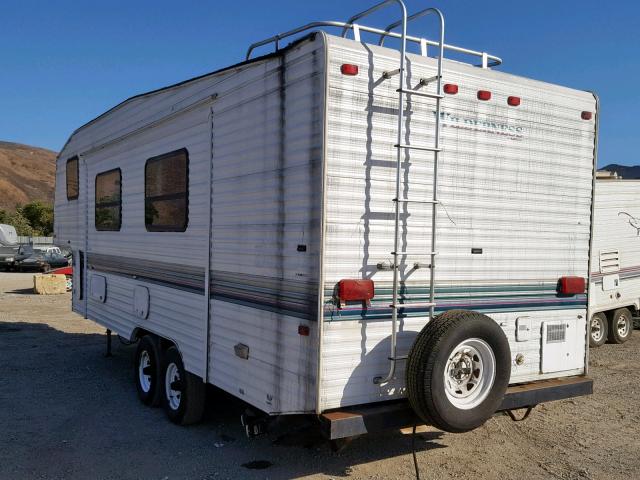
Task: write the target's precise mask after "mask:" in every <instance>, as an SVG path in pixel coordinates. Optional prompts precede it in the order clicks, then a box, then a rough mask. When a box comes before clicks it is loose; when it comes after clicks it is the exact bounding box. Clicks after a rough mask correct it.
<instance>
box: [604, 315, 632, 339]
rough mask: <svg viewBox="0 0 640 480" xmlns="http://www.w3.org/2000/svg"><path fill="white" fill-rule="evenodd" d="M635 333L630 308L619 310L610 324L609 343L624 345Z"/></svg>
mask: <svg viewBox="0 0 640 480" xmlns="http://www.w3.org/2000/svg"><path fill="white" fill-rule="evenodd" d="M631 332H633V318H632V317H631V312H630V311H629V309H628V308H619V309H617V310H616V311H614V312H613V315H612V316H611V323H610V324H609V341H610V342H611V343H624V342H626V341H627V340H629V337H630V336H631Z"/></svg>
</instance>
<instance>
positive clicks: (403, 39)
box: [246, 0, 502, 384]
mask: <svg viewBox="0 0 640 480" xmlns="http://www.w3.org/2000/svg"><path fill="white" fill-rule="evenodd" d="M392 4H397V5H398V6H399V7H400V9H401V13H402V17H401V19H400V20H399V21H397V22H394V23H392V24H390V25H389V26H388V27H387V28H386V29H384V30H381V29H379V28H375V27H369V26H366V25H361V24H358V23H356V22H357V21H359V20H361V19H362V18H364V17H367V16H369V15H371V14H372V13H374V12H376V11H378V10H380V9H382V8H384V7H387V6H389V5H392ZM430 14H433V15H436V16H437V17H438V19H439V22H440V36H439V41H438V42H435V41H432V40H427V39H425V38H422V37H415V36H410V35H407V23H408V22H410V21H412V20H416V19H418V18H421V17H424V16H426V15H430ZM399 26H400V27H401V32H400V33H398V32H394V31H393V30H394V29H395V28H397V27H399ZM319 27H335V28H341V29H342V36H343V37H344V36H346V33H347V32H348V30H353V36H354V39H355V40H356V41H358V42H359V41H360V32H361V31H363V32H368V33H373V34H376V35H379V36H380V42H379V45H380V46H383V45H384V41H385V38H387V37H391V38H396V39H398V40H400V49H399V51H400V67H399V69H398V70H397V71H394V72H393V74H395V73H396V72H397V74H398V76H399V86H398V89H397V90H396V91H397V93H398V122H397V124H398V126H397V129H398V131H397V142H396V144H395V145H394V147H395V148H396V150H397V157H396V180H395V182H396V188H395V197H394V198H393V199H392V201H393V202H394V204H395V216H394V222H395V225H394V247H393V252H391V254H392V256H393V264H392V265H388V264H387V265H386V269H391V270H392V271H393V295H392V303H391V305H390V307H391V315H392V317H391V353H390V355H389V361H390V367H389V372H388V373H387V375H386V376H385V377H376V378H375V379H374V380H373V381H374V383H376V384H384V383H387V382H389V381H390V380H391V379H393V377H394V375H395V372H396V364H397V362H398V361H402V360H406V359H407V357H406V356H398V354H397V332H398V310H401V309H402V308H406V307H423V308H428V309H429V318H430V319H431V318H433V316H434V313H435V306H436V301H435V264H436V256H437V252H436V250H435V248H436V214H437V206H438V204H439V203H440V202H439V199H438V162H439V154H440V152H441V151H442V149H441V147H440V129H441V122H442V118H441V107H442V105H441V103H442V99H443V98H444V96H443V93H442V61H443V59H444V50H445V49H446V50H450V51H453V52H456V53H459V54H465V55H471V56H475V57H480V58H481V64H480V65H478V66H480V67H481V68H489V67H493V66H497V65H500V64H501V63H502V60H501V59H500V58H499V57H496V56H494V55H489V54H488V53H486V52H479V51H475V50H469V49H467V48H462V47H457V46H454V45H446V44H445V43H444V17H443V15H442V12H440V10H438V9H436V8H426V9H424V10H421V11H419V12H417V13H414V14H413V15H410V16H407V9H406V7H405V4H404V2H403V1H402V0H384V1H382V2H381V3H378V4H376V5H374V6H373V7H371V8H369V9H367V10H365V11H363V12H361V13H358V14H356V15H354V16H353V17H351V18H350V19H349V20H348V21H347V22H339V21H319V22H311V23H308V24H306V25H303V26H301V27H298V28H295V29H293V30H289V31H287V32H284V33H280V34H278V35H274V36H272V37H269V38H267V39H265V40H261V41H259V42H256V43H253V44H252V45H250V46H249V49H248V51H247V55H246V59H247V60H249V59H250V58H251V55H252V53H253V52H254V50H255V49H256V48H258V47H262V46H264V45H269V44H272V43H274V44H275V47H276V51H277V50H278V49H279V48H280V46H279V45H280V41H281V40H283V39H284V38H287V37H291V36H293V35H296V34H299V33H302V32H305V31H308V30H312V29H314V28H319ZM407 40H409V41H411V42H414V43H417V44H418V45H420V52H421V54H422V55H423V56H425V57H426V56H427V48H428V47H430V46H431V47H437V49H438V57H437V58H438V63H437V73H436V77H435V81H436V93H435V94H434V93H426V92H421V91H418V90H410V89H409V88H407V85H406V77H405V74H406V70H405V61H406V53H407V52H406V47H407ZM389 73H391V72H389ZM421 84H424V83H423V82H421ZM405 95H406V96H407V97H409V96H411V95H415V96H419V97H426V98H429V99H432V100H435V114H436V115H435V126H434V130H435V131H434V137H433V145H414V144H412V143H410V142H407V143H403V138H404V132H405V123H404V101H405ZM409 150H417V151H426V152H431V153H433V188H432V196H431V198H430V199H426V200H418V199H410V198H401V197H400V186H401V173H402V171H403V160H404V158H405V156H406V152H407V151H409ZM410 204H416V205H420V204H423V205H425V204H426V205H431V245H430V246H431V249H430V250H429V251H426V252H411V251H400V250H399V248H400V237H401V232H400V208H401V205H403V206H404V205H406V206H408V205H410ZM407 255H411V256H427V257H429V259H430V263H428V264H425V263H421V262H414V268H415V269H418V268H429V269H430V275H429V301H428V302H426V303H399V302H400V299H399V298H398V297H399V295H398V293H399V292H398V290H399V287H400V264H399V258H400V257H402V256H407ZM379 268H381V269H385V267H383V266H382V264H379Z"/></svg>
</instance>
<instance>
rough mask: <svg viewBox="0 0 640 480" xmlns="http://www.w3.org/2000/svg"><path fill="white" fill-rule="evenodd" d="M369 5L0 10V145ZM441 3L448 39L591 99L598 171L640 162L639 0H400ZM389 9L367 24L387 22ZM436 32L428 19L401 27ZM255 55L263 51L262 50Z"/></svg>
mask: <svg viewBox="0 0 640 480" xmlns="http://www.w3.org/2000/svg"><path fill="white" fill-rule="evenodd" d="M372 3H373V1H369V0H366V1H365V0H323V1H322V2H305V1H302V0H298V1H294V0H282V1H279V0H270V1H261V2H253V1H251V0H244V1H242V2H233V1H229V2H220V1H213V0H210V1H202V0H200V1H197V0H181V1H175V0H174V1H170V0H153V1H151V0H128V1H124V0H109V1H107V2H90V1H79V0H75V1H70V0H56V1H44V0H42V1H35V0H4V1H3V4H2V7H1V9H0V140H5V141H13V142H19V143H25V144H29V145H35V146H40V147H45V148H49V149H52V150H55V151H58V150H60V149H61V148H62V146H63V145H64V143H65V141H66V139H67V138H68V136H69V135H70V134H71V133H72V132H73V130H74V129H76V128H77V127H79V126H80V125H82V124H84V123H86V122H87V121H89V120H91V119H92V118H94V117H96V116H98V115H99V114H100V113H102V112H104V111H105V110H107V109H109V108H110V107H112V106H113V105H115V104H117V103H119V102H121V101H122V100H124V99H126V98H128V97H130V96H132V95H135V94H138V93H142V92H145V91H149V90H153V89H156V88H159V87H163V86H166V85H170V84H173V83H177V82H180V81H182V80H185V79H187V78H191V77H194V76H197V75H201V74H204V73H207V72H211V71H214V70H217V69H219V68H222V67H225V66H228V65H231V64H234V63H237V62H239V61H242V60H243V59H244V55H245V52H246V48H247V46H248V45H249V44H251V43H252V42H254V41H257V40H261V39H263V38H266V37H269V36H271V35H273V34H275V33H277V32H282V31H286V30H289V29H291V28H293V27H296V26H299V25H302V24H304V23H307V22H310V21H314V20H346V19H347V18H348V17H349V16H350V15H352V14H353V13H356V12H358V11H361V10H363V9H365V8H368V7H369V6H370V5H371V4H372ZM405 3H406V4H407V7H408V10H409V12H410V13H411V12H413V11H416V10H418V9H420V8H424V7H426V6H435V7H438V8H440V9H441V10H442V11H443V12H444V15H445V20H446V22H447V27H446V28H447V30H446V42H447V43H451V44H456V45H460V46H464V47H467V48H471V49H474V50H481V51H487V52H489V53H491V54H494V55H497V56H499V57H501V58H502V59H503V62H504V64H503V66H501V67H499V68H500V70H502V71H506V72H509V73H514V74H516V75H521V76H525V77H531V78H535V79H538V80H543V81H548V82H552V83H558V84H561V85H565V86H569V87H572V88H577V89H582V90H592V91H595V92H596V93H597V94H598V95H599V96H600V100H601V105H602V107H601V117H600V152H599V162H598V163H599V165H600V166H604V165H607V164H609V163H619V164H623V165H635V164H640V158H639V155H638V153H637V152H639V151H640V127H639V126H638V123H637V121H636V120H634V119H636V118H638V116H639V115H638V112H640V82H639V81H638V79H639V78H640V61H639V60H638V59H639V57H640V56H639V49H640V2H637V1H628V0H625V1H611V2H608V3H603V2H598V1H595V0H585V1H578V0H565V1H555V2H551V1H544V0H541V1H536V2H532V1H526V2H525V1H519V0H512V1H510V2H507V1H504V0H503V1H493V0H484V1H470V0H459V1H455V0H449V1H439V0H434V1H433V3H427V2H418V1H416V0H405ZM394 8H395V7H393V8H389V9H388V10H387V11H386V12H384V13H380V14H377V15H376V16H375V17H372V18H371V24H374V25H377V26H381V27H382V26H386V25H387V24H388V23H389V22H390V19H395V17H396V16H397V14H396V12H395V10H394ZM410 33H415V34H416V35H419V36H426V37H433V38H435V36H436V25H435V23H434V22H433V20H428V19H423V20H421V21H419V22H416V23H415V24H414V25H413V26H412V27H411V30H410ZM262 52H264V53H266V50H262Z"/></svg>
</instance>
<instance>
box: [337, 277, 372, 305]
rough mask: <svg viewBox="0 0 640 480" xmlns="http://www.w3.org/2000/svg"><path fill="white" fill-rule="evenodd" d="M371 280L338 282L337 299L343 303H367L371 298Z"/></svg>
mask: <svg viewBox="0 0 640 480" xmlns="http://www.w3.org/2000/svg"><path fill="white" fill-rule="evenodd" d="M373 292H374V286H373V280H340V282H339V283H338V297H340V300H341V301H343V302H349V301H352V302H356V301H363V302H366V301H369V300H371V299H372V298H373Z"/></svg>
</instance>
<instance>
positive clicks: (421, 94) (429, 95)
mask: <svg viewBox="0 0 640 480" xmlns="http://www.w3.org/2000/svg"><path fill="white" fill-rule="evenodd" d="M396 92H401V93H406V94H408V95H416V96H418V97H426V98H444V95H439V94H437V93H426V92H418V91H416V90H407V89H406V88H398V89H397V90H396Z"/></svg>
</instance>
